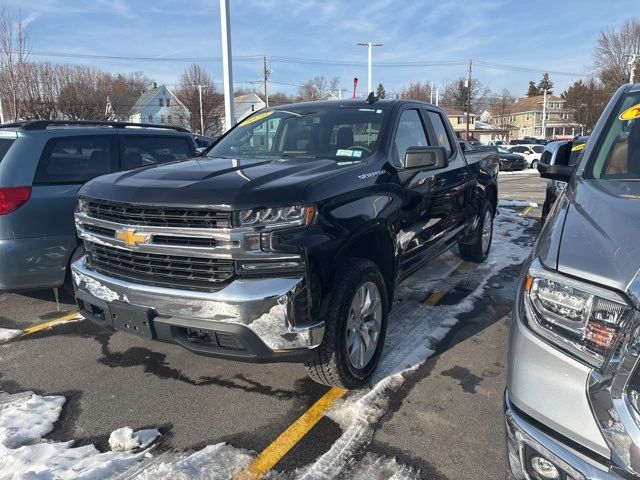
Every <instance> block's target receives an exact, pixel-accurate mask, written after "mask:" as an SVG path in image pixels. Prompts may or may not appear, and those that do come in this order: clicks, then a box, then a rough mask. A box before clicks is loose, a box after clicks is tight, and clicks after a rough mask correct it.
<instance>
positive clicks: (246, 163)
mask: <svg viewBox="0 0 640 480" xmlns="http://www.w3.org/2000/svg"><path fill="white" fill-rule="evenodd" d="M362 163H365V162H362ZM359 164H361V163H360V162H358V163H355V164H354V163H353V162H336V161H335V160H331V159H312V158H304V159H294V158H291V159H269V160H256V159H231V158H220V157H216V158H210V157H196V158H194V159H191V160H186V161H183V162H175V163H170V164H164V165H158V166H153V167H147V168H143V169H137V170H131V171H128V172H119V173H114V174H110V175H105V176H102V177H98V178H96V179H94V180H92V181H90V182H89V183H87V184H86V185H85V186H84V187H82V189H81V190H80V193H79V195H81V196H87V197H92V198H100V199H104V200H111V201H114V202H125V203H139V204H156V205H170V206H218V207H222V208H229V209H234V210H235V209H243V208H250V207H261V206H285V205H292V204H296V203H300V202H301V201H303V200H304V198H303V197H304V191H305V189H306V188H307V186H308V185H309V184H310V183H312V182H314V181H316V180H319V179H322V178H326V177H328V176H331V175H334V174H337V173H341V172H344V171H345V169H351V168H354V167H357V166H358V165H359Z"/></svg>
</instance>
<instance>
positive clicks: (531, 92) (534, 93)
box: [527, 80, 540, 97]
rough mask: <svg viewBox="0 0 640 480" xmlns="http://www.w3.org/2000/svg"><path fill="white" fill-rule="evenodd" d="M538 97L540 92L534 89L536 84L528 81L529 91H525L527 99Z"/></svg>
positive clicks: (536, 88)
mask: <svg viewBox="0 0 640 480" xmlns="http://www.w3.org/2000/svg"><path fill="white" fill-rule="evenodd" d="M538 95H540V91H539V90H538V87H536V83H535V82H533V81H531V80H529V90H527V97H537V96H538Z"/></svg>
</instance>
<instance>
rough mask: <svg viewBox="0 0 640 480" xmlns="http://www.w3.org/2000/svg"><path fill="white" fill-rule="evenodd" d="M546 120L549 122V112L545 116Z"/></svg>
mask: <svg viewBox="0 0 640 480" xmlns="http://www.w3.org/2000/svg"><path fill="white" fill-rule="evenodd" d="M544 119H545V120H549V112H545V114H544Z"/></svg>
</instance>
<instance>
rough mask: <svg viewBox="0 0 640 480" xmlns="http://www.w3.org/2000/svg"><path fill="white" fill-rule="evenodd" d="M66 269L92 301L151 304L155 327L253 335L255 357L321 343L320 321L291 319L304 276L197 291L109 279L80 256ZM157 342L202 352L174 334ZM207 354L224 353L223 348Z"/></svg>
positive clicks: (78, 291) (79, 293)
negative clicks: (306, 322) (256, 345)
mask: <svg viewBox="0 0 640 480" xmlns="http://www.w3.org/2000/svg"><path fill="white" fill-rule="evenodd" d="M71 269H72V274H73V282H74V286H75V288H76V296H77V297H78V298H79V299H82V298H84V299H85V300H87V299H88V300H89V301H91V299H95V300H96V301H97V302H96V303H98V304H99V305H98V306H100V305H107V306H108V305H109V304H111V303H113V302H119V303H120V302H122V303H125V304H129V305H133V306H137V307H144V308H150V309H152V310H153V312H154V314H155V315H156V317H155V318H154V320H153V322H154V323H155V324H156V327H159V326H161V325H162V326H164V327H167V328H171V329H173V330H172V331H176V329H197V330H203V331H209V330H210V331H220V330H223V331H233V332H235V333H237V334H238V335H241V336H246V337H247V338H248V337H255V338H253V339H250V340H251V341H249V342H248V343H250V344H253V343H255V341H254V340H255V339H256V338H257V339H258V340H259V341H260V342H261V343H262V344H263V345H264V347H265V349H261V348H259V349H258V350H263V351H262V352H259V353H257V354H256V355H257V356H267V357H268V356H270V355H269V353H273V354H278V353H286V352H291V351H301V352H300V353H304V351H308V350H309V349H312V348H315V347H317V346H318V345H320V343H321V342H322V339H323V336H324V323H317V324H314V325H311V326H306V325H305V326H304V327H300V326H295V325H294V323H293V319H292V318H291V312H292V311H293V304H292V303H293V299H294V297H295V296H296V295H297V294H299V293H301V292H302V290H303V289H305V286H304V279H303V278H267V279H255V280H253V279H251V280H235V281H233V282H232V283H230V284H229V285H228V286H226V287H224V288H222V289H221V290H218V291H216V292H198V291H191V290H177V289H170V288H162V287H154V286H149V285H141V284H136V283H131V282H127V281H125V280H120V279H116V278H112V277H108V276H106V275H102V274H100V273H97V272H95V271H93V270H90V269H89V268H87V267H86V265H85V258H84V257H83V258H81V259H79V260H77V261H76V262H75V263H74V264H73V265H72V266H71ZM96 323H100V322H96ZM174 327H175V328H174ZM156 329H157V330H158V328H156ZM165 331H168V330H167V329H165ZM160 340H167V341H175V342H176V343H180V344H182V345H183V346H185V347H186V348H189V349H192V350H194V351H196V352H197V353H207V352H202V351H200V350H202V349H201V348H200V347H198V348H195V346H194V348H190V344H189V342H183V341H177V340H176V339H175V338H173V339H167V338H160ZM209 353H211V354H212V355H216V356H226V355H225V354H224V352H209ZM265 353H266V355H265ZM231 356H234V357H237V355H231ZM274 358H277V355H275V357H274ZM258 360H260V359H258Z"/></svg>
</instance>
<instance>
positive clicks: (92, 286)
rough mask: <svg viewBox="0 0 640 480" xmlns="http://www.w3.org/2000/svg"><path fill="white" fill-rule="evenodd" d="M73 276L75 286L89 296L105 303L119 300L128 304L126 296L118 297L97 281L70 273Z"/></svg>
mask: <svg viewBox="0 0 640 480" xmlns="http://www.w3.org/2000/svg"><path fill="white" fill-rule="evenodd" d="M71 273H72V275H73V281H74V283H75V284H76V285H80V286H82V287H83V288H84V289H85V290H87V291H88V292H89V293H90V294H91V295H93V296H94V297H96V298H99V299H100V300H104V301H105V302H115V301H116V300H120V301H123V302H126V303H129V300H128V299H127V296H126V295H122V298H121V297H120V295H118V293H117V292H114V291H113V290H111V289H110V288H109V287H107V286H106V285H103V284H102V283H100V282H99V281H98V280H95V279H94V278H91V277H89V276H87V275H85V274H83V273H78V272H75V271H72V272H71Z"/></svg>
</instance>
